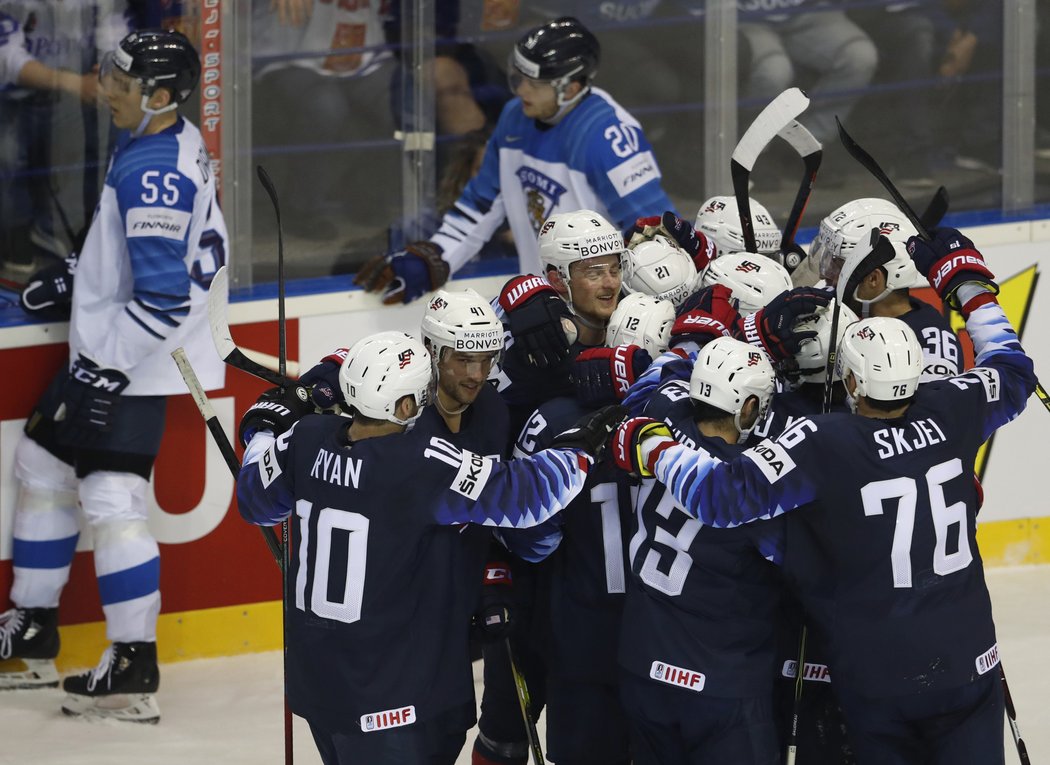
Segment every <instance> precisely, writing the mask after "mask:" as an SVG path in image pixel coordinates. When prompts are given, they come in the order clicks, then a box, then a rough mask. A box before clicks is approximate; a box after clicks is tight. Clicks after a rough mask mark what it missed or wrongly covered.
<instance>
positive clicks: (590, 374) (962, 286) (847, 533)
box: [238, 197, 1035, 763]
mask: <svg viewBox="0 0 1050 765" xmlns="http://www.w3.org/2000/svg"><path fill="white" fill-rule="evenodd" d="M752 208H753V209H754V210H756V211H757V215H756V220H758V221H759V222H760V225H762V224H768V226H770V227H772V220H771V218H769V216H768V213H767V212H765V211H764V210H763V208H761V206H759V205H758V204H757V203H755V202H752ZM627 240H628V241H627V242H626V243H625V237H624V235H623V234H622V233H621V232H620V230H619V229H617V228H616V227H615V226H613V225H612V224H611V223H609V222H608V221H607V220H605V219H604V218H603V217H602V216H601V215H600V214H598V213H597V212H594V211H592V210H580V211H576V212H568V213H559V214H555V215H553V216H551V217H550V218H549V219H548V220H547V221H546V222H545V223H544V224H543V226H542V228H541V229H540V233H539V237H538V247H539V255H540V261H541V263H542V268H543V274H542V275H522V276H519V277H515V278H514V279H511V280H510V281H509V282H508V283H507V284H506V286H505V287H504V288H503V290H502V291H501V294H500V295H499V296H497V297H496V298H495V299H493V300H492V301H491V304H490V303H489V302H488V301H486V300H485V299H483V298H482V297H481V296H480V295H478V294H477V293H475V292H473V291H472V290H452V289H440V290H438V291H437V292H436V293H434V294H432V295H431V296H430V297H429V299H428V302H427V304H426V309H425V312H424V318H423V322H422V342H420V341H419V340H417V339H415V338H413V337H410V336H408V335H405V334H403V333H397V332H382V333H379V334H376V335H373V336H369V337H366V338H364V339H362V340H360V341H358V342H357V343H356V344H355V345H353V347H351V348H350V349H349V350H344V351H341V352H339V353H336V354H333V355H332V356H329V357H328V358H327V359H325V360H323V361H322V362H321V364H319V365H318V366H317V367H315V368H314V369H312V370H310V372H308V373H307V374H306V375H304V376H303V378H301V383H302V385H303V387H302V388H300V389H297V390H291V389H283V390H282V389H273V390H271V391H268V392H267V393H265V394H264V395H263V397H262V398H261V399H260V401H259V402H258V403H257V404H256V405H255V406H253V407H252V408H250V409H249V410H248V411H247V413H246V414H245V416H244V418H243V420H242V422H241V428H240V435H241V438H242V440H243V442H244V443H245V445H246V453H245V460H244V468H243V470H242V472H241V476H240V478H239V480H238V500H239V507H240V509H241V513H242V515H244V517H245V518H246V519H247V520H249V521H251V522H253V523H257V524H274V523H278V522H280V521H282V520H284V519H291V522H292V534H291V539H292V544H293V553H292V567H291V569H290V570H289V572H288V575H287V580H288V583H289V584H288V590H289V591H288V592H287V593H286V597H287V598H288V600H289V605H290V606H292V607H291V608H289V643H288V651H289V664H288V692H289V698H290V702H291V706H292V709H293V710H294V711H296V712H297V713H299V714H301V715H303V716H304V717H306V719H307V720H309V722H310V724H311V728H312V731H313V734H314V738H315V741H316V742H317V745H318V748H319V750H320V751H321V753H322V757H323V759H324V760H325V762H343V761H350V758H351V757H353V758H360V759H361V761H368V762H395V761H396V762H409V761H412V762H416V761H418V762H452V761H454V760H455V757H456V755H457V754H458V752H459V750H460V748H461V747H462V744H463V741H464V738H465V734H466V731H467V730H468V728H469V727H470V725H471V724H472V723H473V721H474V714H475V712H474V710H475V706H474V696H473V686H472V682H471V669H470V650H469V638H470V625H471V623H472V617H473V623H474V624H475V627H476V629H477V630H480V631H481V632H482V633H485V634H487V635H488V637H489V638H498V639H493V640H490V641H489V643H488V644H487V645H486V650H485V659H486V665H485V679H486V689H485V697H484V699H483V701H482V720H481V726H480V734H479V736H478V739H477V741H476V742H475V745H474V753H473V758H474V760H473V761H474V762H476V763H478V762H480V763H486V762H524V761H526V759H527V758H528V756H529V743H528V737H527V731H526V729H525V727H524V726H523V724H522V721H521V717H520V713H518V716H517V718H516V719H515V718H514V715H513V714H512V713H513V712H515V711H516V710H517V699H516V697H515V695H514V686H513V684H512V683H511V681H510V678H511V670H510V666H509V663H508V662H507V659H508V658H509V657H508V656H507V655H506V654H507V652H508V651H513V653H514V655H515V658H516V659H517V660H518V664H519V665H520V666H521V668H522V671H523V672H524V674H525V676H526V678H527V679H528V681H529V688H530V689H531V690H532V700H533V702H534V703H533V709H532V710H531V711H532V712H533V713H535V712H537V711H538V710H537V708H536V707H538V706H539V704H541V703H543V702H544V701H545V703H546V715H547V717H546V719H547V724H546V725H547V741H546V744H547V754H548V756H549V758H550V760H551V761H554V762H558V763H592V762H593V763H597V762H603V763H614V762H623V763H626V762H635V763H682V762H690V763H708V762H711V763H714V762H719V763H724V762H733V763H777V762H781V761H782V757H783V753H784V751H785V747H787V746H788V745H790V746H791V748H792V750H793V751H795V752H797V757H798V758H799V760H798V761H803V762H835V763H842V762H853V761H856V762H860V763H865V762H870V763H888V762H892V763H898V762H899V763H905V762H907V763H911V762H953V763H954V762H982V763H984V762H1002V761H1003V758H1004V753H1003V741H1002V734H1003V729H1002V722H1003V694H1002V687H1001V684H1000V678H999V669H998V648H997V645H996V638H995V631H994V625H993V622H992V617H991V606H990V602H989V596H988V592H987V589H986V587H985V584H984V579H983V569H982V564H981V559H980V555H979V552H978V550H977V546H976V540H975V523H976V514H977V511H978V509H979V507H980V501H981V493H980V486H979V484H978V483H977V481H976V478H975V476H974V461H975V457H976V453H977V450H978V448H979V447H980V445H981V444H982V443H983V442H984V441H985V440H986V439H987V437H988V436H989V435H990V434H991V433H992V432H993V431H994V430H995V429H996V428H998V427H999V426H1001V425H1003V424H1005V423H1006V422H1007V421H1009V420H1011V419H1013V418H1014V417H1016V416H1017V415H1018V414H1019V413H1020V411H1021V410H1022V409H1023V407H1024V405H1025V401H1026V399H1027V398H1028V396H1029V395H1030V393H1031V392H1032V391H1033V389H1034V386H1035V377H1034V373H1033V370H1032V364H1031V361H1030V360H1029V359H1028V357H1027V356H1025V354H1024V352H1023V350H1022V349H1021V347H1020V345H1019V343H1018V340H1017V336H1016V333H1015V332H1014V330H1013V329H1012V328H1011V327H1010V325H1009V323H1008V321H1007V319H1006V317H1005V315H1004V313H1003V312H1002V310H1001V309H1000V307H999V305H998V304H997V302H996V297H995V296H996V293H997V292H998V287H997V286H996V284H995V282H994V281H993V277H992V274H991V272H990V271H989V269H988V268H987V266H986V264H985V262H984V259H983V257H982V256H981V254H980V253H979V252H978V251H977V250H976V249H975V247H974V246H973V244H972V242H970V240H969V239H967V238H966V237H965V236H964V235H963V234H961V233H960V232H959V231H957V230H955V229H951V228H939V229H935V230H934V231H933V236H932V239H930V240H927V239H923V238H920V237H918V236H916V232H915V230H914V228H912V227H911V226H910V224H909V223H908V222H907V220H906V219H905V218H904V216H903V214H902V213H901V212H900V211H899V210H897V209H896V208H895V207H894V206H892V205H891V204H889V203H888V202H884V201H882V200H875V199H865V200H856V201H854V202H851V203H849V204H847V205H844V206H843V207H842V208H840V209H839V210H836V211H835V212H834V213H832V214H831V215H829V216H828V217H827V218H825V219H824V221H823V222H822V224H821V228H820V233H819V235H818V238H817V240H816V242H815V243H814V247H813V251H812V252H811V254H810V256H809V257H810V258H811V259H814V260H816V261H817V262H818V265H819V270H820V276H821V278H822V279H823V280H824V284H822V285H821V286H816V287H814V286H792V281H791V275H790V274H789V273H788V272H787V271H786V269H784V267H783V266H781V265H780V263H779V262H778V261H777V259H776V257H775V251H774V252H770V253H751V252H741V251H740V249H741V241H742V240H741V229H740V224H739V219H738V218H737V210H736V207H735V204H734V202H733V200H732V199H731V198H728V197H715V198H713V199H711V200H709V201H708V202H707V203H705V204H704V206H703V207H702V208H701V210H700V212H699V214H698V216H697V220H696V222H695V225H690V224H689V223H688V222H687V221H683V220H682V219H680V218H678V217H676V216H675V215H674V214H673V213H666V214H664V215H662V216H657V217H653V218H646V219H639V221H638V222H637V224H636V225H635V227H634V229H633V235H631V236H630V237H628V238H627ZM920 274H923V275H926V276H927V277H928V279H929V283H930V285H931V286H932V287H933V288H934V290H935V291H936V292H937V294H938V295H939V296H940V297H941V299H942V300H943V301H944V302H945V304H946V305H948V306H951V307H952V308H954V309H956V310H958V311H960V312H961V313H962V315H963V316H964V317H965V319H966V327H967V330H968V332H969V335H970V338H971V339H972V341H973V345H974V351H975V366H974V367H973V368H972V369H969V370H968V371H965V372H963V371H962V369H961V362H962V356H961V353H960V349H959V344H958V340H957V338H956V337H955V336H954V334H953V333H952V332H951V330H950V328H949V326H948V324H947V323H946V321H945V319H944V317H943V316H942V315H941V314H940V313H939V312H938V311H936V310H935V309H933V308H932V307H930V306H929V305H928V304H925V303H922V302H921V301H917V300H915V299H914V298H911V297H910V296H909V294H908V287H909V286H911V285H914V283H915V282H916V280H917V279H918V278H919V275H920ZM365 279H366V281H367V275H366V277H365ZM366 286H368V285H367V284H366ZM372 286H374V285H372ZM829 355H832V356H833V361H834V364H833V366H829V363H828V359H829ZM318 408H320V409H323V410H324V412H325V413H324V414H315V413H314V412H316V411H317V410H318ZM333 411H335V412H342V414H343V415H349V418H347V417H346V416H331V414H330V413H331V412H333ZM512 438H513V440H511V439H512ZM493 540H495V542H494V541H493ZM540 561H542V563H538V562H540ZM537 563H538V565H537ZM508 634H509V635H510V638H511V639H510V641H506V640H503V638H505V637H507V636H508ZM800 635H803V636H806V637H805V638H803V639H804V640H805V641H806V642H805V643H804V644H803V645H804V646H805V647H804V651H803V652H802V653H800V651H799V642H800ZM800 663H801V666H802V668H803V669H802V674H803V677H804V679H805V680H807V681H810V682H806V683H805V688H804V692H802V693H801V695H800V699H799V698H796V693H795V686H796V678H797V674H798V671H799V670H798V667H799V666H800ZM490 681H491V682H490ZM490 685H491V688H490ZM508 710H509V711H508ZM486 717H488V718H489V719H488V720H486ZM793 720H794V721H795V722H797V726H793V725H792V722H793ZM793 727H794V728H795V729H794V730H792V728H793ZM793 756H794V755H793Z"/></svg>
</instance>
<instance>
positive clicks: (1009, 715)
mask: <svg viewBox="0 0 1050 765" xmlns="http://www.w3.org/2000/svg"><path fill="white" fill-rule="evenodd" d="M999 679H1000V680H1001V681H1002V683H1003V700H1004V701H1005V702H1006V719H1007V720H1009V722H1010V733H1011V734H1012V735H1013V738H1014V746H1015V747H1017V758H1018V759H1019V760H1020V761H1021V765H1031V764H1032V761H1031V760H1030V759H1029V758H1028V747H1027V746H1025V743H1024V739H1023V738H1021V729H1020V728H1018V727H1017V709H1016V708H1015V707H1014V699H1013V697H1012V696H1011V695H1010V686H1009V685H1007V684H1006V671H1005V670H1004V669H1003V664H1002V662H999Z"/></svg>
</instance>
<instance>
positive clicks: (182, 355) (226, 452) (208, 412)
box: [171, 347, 281, 566]
mask: <svg viewBox="0 0 1050 765" xmlns="http://www.w3.org/2000/svg"><path fill="white" fill-rule="evenodd" d="M171 357H172V358H173V359H175V364H176V365H177V366H178V367H179V372H180V373H181V374H182V379H183V382H185V383H186V388H187V389H189V392H190V395H191V396H192V397H193V402H194V403H195V404H196V405H197V411H199V412H200V413H201V417H203V418H204V424H205V425H207V426H208V432H209V433H211V437H212V440H213V441H215V445H216V446H218V447H219V453H220V454H222V458H223V460H224V461H225V462H226V467H228V468H229V469H230V473H232V474H233V479H234V481H236V480H237V474H238V473H240V470H241V463H240V460H238V459H237V453H236V452H235V451H234V450H233V444H231V443H230V439H229V438H228V437H227V435H226V431H225V430H223V429H222V423H220V422H219V416H218V415H217V414H215V409H214V407H212V405H211V401H210V400H209V399H208V394H207V393H205V392H204V388H203V386H201V383H200V380H198V379H197V373H196V372H194V371H193V365H191V364H190V360H189V357H188V356H186V351H185V350H184V349H183V348H181V347H179V348H176V349H175V350H173V351H172V352H171ZM259 531H261V532H262V535H263V539H265V540H266V546H267V547H269V548H270V553H271V554H272V555H273V559H274V561H275V562H276V563H277V565H278V566H280V565H281V545H280V543H279V542H278V541H277V534H275V533H274V530H273V529H272V528H270V527H267V526H260V527H259Z"/></svg>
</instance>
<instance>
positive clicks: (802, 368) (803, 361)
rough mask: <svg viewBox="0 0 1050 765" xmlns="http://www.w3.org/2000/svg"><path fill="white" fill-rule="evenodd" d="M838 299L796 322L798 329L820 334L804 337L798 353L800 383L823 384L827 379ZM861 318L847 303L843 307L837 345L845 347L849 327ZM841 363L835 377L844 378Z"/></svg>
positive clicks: (835, 371) (833, 376)
mask: <svg viewBox="0 0 1050 765" xmlns="http://www.w3.org/2000/svg"><path fill="white" fill-rule="evenodd" d="M835 304H836V301H834V300H832V301H831V302H830V303H828V305H827V306H824V307H822V308H818V309H817V312H816V314H814V315H813V316H811V317H809V318H808V319H806V320H805V321H800V322H799V323H798V324H796V325H795V331H796V332H816V333H817V336H816V337H813V338H810V339H809V340H803V341H802V343H801V344H800V346H799V349H798V353H796V354H795V361H796V363H797V364H798V372H799V382H800V383H823V382H825V380H826V379H827V368H828V351H829V350H830V349H831V323H832V321H833V320H834V316H835ZM856 321H857V314H855V313H853V311H852V309H850V307H849V306H847V305H840V306H839V323H838V328H837V332H836V333H835V334H836V338H835V348H842V341H843V339H844V338H845V336H846V328H847V327H849V326H850V325H851V324H853V323H854V322H856ZM838 373H839V370H838V364H836V365H835V369H834V370H832V378H833V379H834V380H835V381H838V380H840V379H841V378H840V377H839V376H838Z"/></svg>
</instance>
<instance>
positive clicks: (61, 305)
mask: <svg viewBox="0 0 1050 765" xmlns="http://www.w3.org/2000/svg"><path fill="white" fill-rule="evenodd" d="M76 265H77V259H76V257H75V256H71V257H68V258H66V259H65V260H62V261H60V262H58V263H53V264H52V265H50V266H47V267H46V268H42V269H40V270H39V271H37V272H36V273H35V274H33V275H32V277H30V279H29V283H28V284H27V285H26V286H25V289H23V290H22V294H21V295H20V296H19V302H20V303H21V304H22V310H23V311H25V312H26V313H27V314H29V315H30V316H35V317H37V318H39V319H43V320H44V321H69V314H70V312H71V311H72V308H73V273H74V271H75V270H76Z"/></svg>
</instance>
